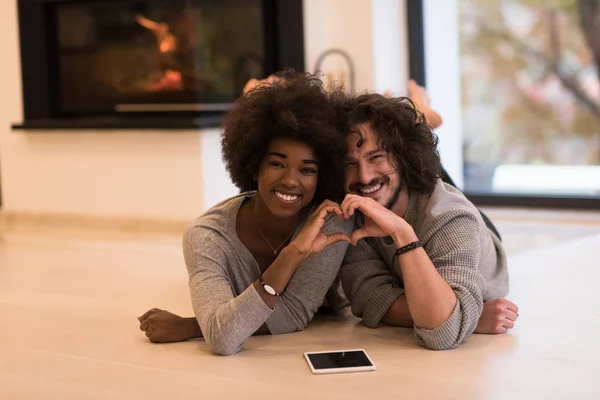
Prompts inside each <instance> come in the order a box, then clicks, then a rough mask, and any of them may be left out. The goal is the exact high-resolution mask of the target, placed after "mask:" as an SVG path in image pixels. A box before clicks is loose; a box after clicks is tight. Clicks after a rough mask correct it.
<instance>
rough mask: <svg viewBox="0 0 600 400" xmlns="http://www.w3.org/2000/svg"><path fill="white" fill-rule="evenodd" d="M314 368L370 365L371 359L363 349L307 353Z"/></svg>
mask: <svg viewBox="0 0 600 400" xmlns="http://www.w3.org/2000/svg"><path fill="white" fill-rule="evenodd" d="M307 356H308V358H309V359H310V362H311V363H312V365H313V367H314V369H316V370H319V369H332V368H351V367H370V366H372V365H373V364H371V361H369V359H368V358H367V355H366V354H365V353H364V352H363V351H360V350H358V351H342V352H334V353H316V354H314V353H313V354H307Z"/></svg>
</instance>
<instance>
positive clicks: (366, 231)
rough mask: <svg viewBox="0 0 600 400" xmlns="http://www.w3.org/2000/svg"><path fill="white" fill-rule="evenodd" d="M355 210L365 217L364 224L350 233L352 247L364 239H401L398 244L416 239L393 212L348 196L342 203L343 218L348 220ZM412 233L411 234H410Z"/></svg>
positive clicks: (406, 224) (406, 223) (363, 198)
mask: <svg viewBox="0 0 600 400" xmlns="http://www.w3.org/2000/svg"><path fill="white" fill-rule="evenodd" d="M355 210H359V211H360V212H362V213H363V215H364V216H365V224H364V225H363V226H362V227H361V228H360V229H357V230H355V231H354V232H353V233H352V236H351V240H352V242H351V243H352V245H353V246H356V245H357V243H358V241H359V240H360V239H362V238H365V237H385V236H391V237H392V238H393V239H394V241H396V238H397V237H398V238H402V239H401V240H399V241H400V242H406V243H405V244H408V243H410V242H413V241H414V240H417V239H416V236H415V234H414V231H413V229H412V228H411V226H410V225H409V224H408V222H406V221H405V220H404V218H402V217H400V216H398V215H397V214H396V213H394V212H393V211H390V210H388V209H387V208H385V207H384V206H382V205H381V204H379V203H378V202H376V201H375V200H373V199H371V198H368V197H362V196H358V195H355V194H348V195H346V197H345V198H344V201H343V202H342V211H343V212H344V218H346V219H347V218H350V217H351V216H352V215H354V212H355ZM411 232H412V233H411Z"/></svg>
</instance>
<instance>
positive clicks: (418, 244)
mask: <svg viewBox="0 0 600 400" xmlns="http://www.w3.org/2000/svg"><path fill="white" fill-rule="evenodd" d="M419 247H423V242H421V241H420V240H417V241H416V242H412V243H409V244H407V245H406V246H403V247H400V248H399V249H397V250H396V256H400V255H402V254H404V253H408V252H409V251H411V250H414V249H418V248H419Z"/></svg>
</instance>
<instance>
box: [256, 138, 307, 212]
mask: <svg viewBox="0 0 600 400" xmlns="http://www.w3.org/2000/svg"><path fill="white" fill-rule="evenodd" d="M318 179H319V169H318V167H317V157H316V154H315V151H314V149H313V148H312V147H310V146H308V145H307V144H304V143H302V142H298V141H295V140H292V139H285V138H277V139H273V140H272V141H271V143H270V144H269V147H268V149H267V154H266V156H265V158H264V159H263V160H262V162H261V163H260V166H259V169H258V177H257V180H258V193H259V197H260V199H261V200H262V202H263V203H264V204H265V205H266V207H267V208H268V210H269V211H270V212H271V214H273V215H274V216H276V217H280V218H285V217H291V216H294V215H296V214H298V213H299V212H300V210H302V209H303V208H304V207H306V206H307V205H308V204H310V202H311V201H312V199H313V197H314V195H315V191H316V189H317V182H318Z"/></svg>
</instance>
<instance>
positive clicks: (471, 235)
mask: <svg viewBox="0 0 600 400" xmlns="http://www.w3.org/2000/svg"><path fill="white" fill-rule="evenodd" d="M342 108H343V110H344V111H343V112H344V113H346V115H347V117H346V118H344V121H345V122H346V124H347V126H345V127H344V128H343V129H344V130H345V131H346V132H350V133H349V135H348V139H347V141H348V154H347V164H346V192H347V193H348V195H347V196H346V198H345V199H344V201H343V203H342V205H341V208H342V211H343V212H344V215H345V216H346V217H350V216H352V215H355V214H356V215H357V230H355V232H354V233H353V235H352V242H353V243H352V244H353V245H354V247H350V248H349V250H348V252H347V253H346V258H345V262H344V265H343V266H342V269H341V276H342V284H343V287H344V292H345V293H346V295H347V296H348V299H349V300H350V303H351V308H352V312H353V313H354V314H355V315H356V316H358V317H361V318H362V319H363V321H364V323H365V325H367V326H370V327H377V326H378V325H379V324H380V323H384V324H388V325H398V326H414V327H415V334H416V337H417V342H418V343H419V344H420V345H422V346H424V347H427V348H431V349H437V350H441V349H450V348H454V347H456V346H457V345H459V344H460V343H461V342H462V341H463V340H464V339H465V338H466V337H468V336H469V335H470V334H471V333H473V332H474V331H477V332H480V333H505V332H506V331H507V330H508V329H510V328H512V327H513V326H514V321H515V320H516V319H517V317H518V309H517V307H516V306H515V305H514V304H513V303H511V302H509V301H506V300H504V299H502V297H504V296H505V295H506V294H507V292H508V273H507V268H506V256H505V253H504V250H503V248H502V244H501V242H500V239H499V237H498V236H497V234H496V233H494V231H493V230H492V229H490V228H488V225H487V224H486V221H484V219H483V217H482V214H481V213H480V212H479V211H478V210H477V208H476V207H475V206H474V205H473V204H472V203H471V202H469V201H468V200H467V199H466V198H465V196H464V195H463V194H462V193H461V192H460V191H459V190H457V189H456V188H454V187H453V186H451V185H449V184H447V183H444V182H442V180H441V179H439V177H440V176H441V175H442V168H441V165H440V159H439V155H438V152H437V138H436V136H435V135H433V134H432V133H431V129H430V127H429V126H428V125H427V124H426V123H425V121H424V120H423V117H422V115H421V114H420V113H419V112H417V111H416V109H415V108H414V106H413V104H412V102H410V101H409V100H408V99H392V98H386V97H384V96H380V95H375V94H368V95H361V96H357V97H347V98H346V100H345V101H344V102H343V105H342ZM492 228H493V227H492ZM484 302H486V303H484Z"/></svg>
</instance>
